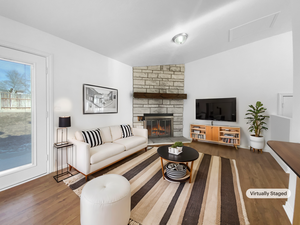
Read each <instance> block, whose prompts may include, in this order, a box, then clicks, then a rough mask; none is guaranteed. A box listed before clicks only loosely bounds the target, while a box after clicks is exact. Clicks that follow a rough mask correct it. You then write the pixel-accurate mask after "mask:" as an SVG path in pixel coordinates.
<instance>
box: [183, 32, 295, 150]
mask: <svg viewBox="0 0 300 225" xmlns="http://www.w3.org/2000/svg"><path fill="white" fill-rule="evenodd" d="M292 57H293V50H292V33H291V32H288V33H284V34H281V35H277V36H274V37H271V38H267V39H264V40H261V41H258V42H254V43H251V44H248V45H244V46H242V47H239V48H235V49H232V50H229V51H226V52H222V53H219V54H216V55H213V56H210V57H207V58H204V59H200V60H197V61H194V62H191V63H187V64H186V65H185V91H186V93H187V96H188V97H187V100H185V103H184V125H185V126H184V136H185V137H189V124H191V123H196V124H209V121H203V120H195V99H197V98H222V97H236V98H237V122H214V125H219V124H220V125H230V126H239V127H241V147H245V148H248V147H249V137H248V135H249V132H248V126H247V124H246V120H245V119H244V118H245V113H246V111H247V109H248V105H249V104H255V103H256V101H261V102H262V103H263V104H264V106H265V107H266V108H267V109H268V111H267V114H269V115H271V114H276V113H277V93H280V92H292V88H293V87H292V85H293V58H292ZM264 136H265V138H266V140H269V139H270V132H269V131H267V132H264ZM265 149H266V147H265Z"/></svg>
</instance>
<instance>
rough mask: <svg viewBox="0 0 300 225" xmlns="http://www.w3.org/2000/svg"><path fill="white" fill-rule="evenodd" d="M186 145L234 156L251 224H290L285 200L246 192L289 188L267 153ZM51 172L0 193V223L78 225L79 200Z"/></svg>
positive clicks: (2, 224) (218, 146) (227, 156)
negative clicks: (284, 206) (258, 197)
mask: <svg viewBox="0 0 300 225" xmlns="http://www.w3.org/2000/svg"><path fill="white" fill-rule="evenodd" d="M189 146H190V147H193V148H195V149H196V150H198V151H199V152H203V153H207V154H211V155H217V156H222V157H226V158H232V159H236V163H237V167H238V172H239V177H240V183H241V188H242V192H243V195H244V201H245V205H246V210H247V214H248V218H249V221H250V224H251V225H268V224H269V225H277V224H278V225H288V224H290V222H289V220H288V217H287V215H286V213H285V211H284V209H283V207H282V205H284V204H285V199H278V200H272V199H268V200H266V199H249V198H247V197H246V194H245V193H246V191H247V189H249V188H287V187H288V179H289V176H288V174H286V173H285V172H284V171H283V170H282V169H281V167H280V166H279V164H277V162H276V161H275V160H274V159H273V157H272V156H271V155H270V154H269V153H263V154H258V153H254V152H251V151H249V150H247V149H239V150H235V149H234V148H233V147H228V146H222V145H215V144H208V143H196V142H192V143H191V144H189ZM138 154H142V152H140V153H138ZM131 158H133V157H131ZM129 159H130V158H129ZM129 159H126V160H129ZM112 167H115V166H112ZM110 169H111V168H106V169H105V171H100V172H101V174H102V173H104V172H106V171H109V170H110ZM100 172H99V173H100ZM53 175H54V174H49V175H46V176H44V177H41V178H38V179H36V180H34V181H30V182H28V183H25V184H22V185H19V186H17V187H14V188H11V189H9V190H6V191H3V192H0V224H1V225H4V224H13V225H17V224H80V199H79V198H78V197H77V195H76V194H75V193H73V191H72V190H71V189H70V188H69V187H67V186H66V185H65V184H64V183H63V182H61V183H56V181H55V180H54V179H53V178H52V176H53ZM97 175H99V174H95V176H97Z"/></svg>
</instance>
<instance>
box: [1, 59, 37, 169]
mask: <svg viewBox="0 0 300 225" xmlns="http://www.w3.org/2000/svg"><path fill="white" fill-rule="evenodd" d="M31 155H32V151H31V66H30V65H27V64H22V63H16V62H11V61H6V60H0V172H1V171H5V170H8V169H12V168H15V167H19V166H23V165H26V164H30V163H32V157H31Z"/></svg>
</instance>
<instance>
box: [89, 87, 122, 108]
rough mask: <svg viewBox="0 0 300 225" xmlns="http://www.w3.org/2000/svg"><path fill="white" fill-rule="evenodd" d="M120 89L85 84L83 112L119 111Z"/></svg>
mask: <svg viewBox="0 0 300 225" xmlns="http://www.w3.org/2000/svg"><path fill="white" fill-rule="evenodd" d="M117 112H118V90H117V89H113V88H107V87H101V86H96V85H90V84H83V114H99V113H117Z"/></svg>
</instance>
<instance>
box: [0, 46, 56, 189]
mask: <svg viewBox="0 0 300 225" xmlns="http://www.w3.org/2000/svg"><path fill="white" fill-rule="evenodd" d="M0 46H1V47H4V48H8V49H12V50H16V51H21V52H25V53H28V54H33V55H37V56H40V57H43V58H44V59H45V62H46V76H47V77H46V82H47V84H46V86H47V92H46V93H47V94H46V95H47V96H46V105H47V112H46V115H45V116H47V119H46V121H47V125H46V126H47V128H46V139H47V140H46V148H47V149H46V152H47V171H46V174H49V173H51V172H52V171H53V165H54V162H53V160H54V157H53V156H54V153H53V152H54V151H53V55H52V54H50V53H46V52H42V51H39V50H36V49H32V48H29V47H25V46H21V45H18V44H13V43H9V42H6V41H2V40H0ZM7 59H8V60H12V59H9V58H7ZM46 174H41V175H39V176H36V177H32V178H30V179H27V180H24V181H22V182H19V183H17V184H14V185H11V186H9V187H6V188H4V189H1V190H0V191H4V190H6V189H9V188H12V187H15V186H18V185H20V184H23V183H26V182H28V181H31V180H34V179H36V178H39V177H42V176H45V175H46Z"/></svg>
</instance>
